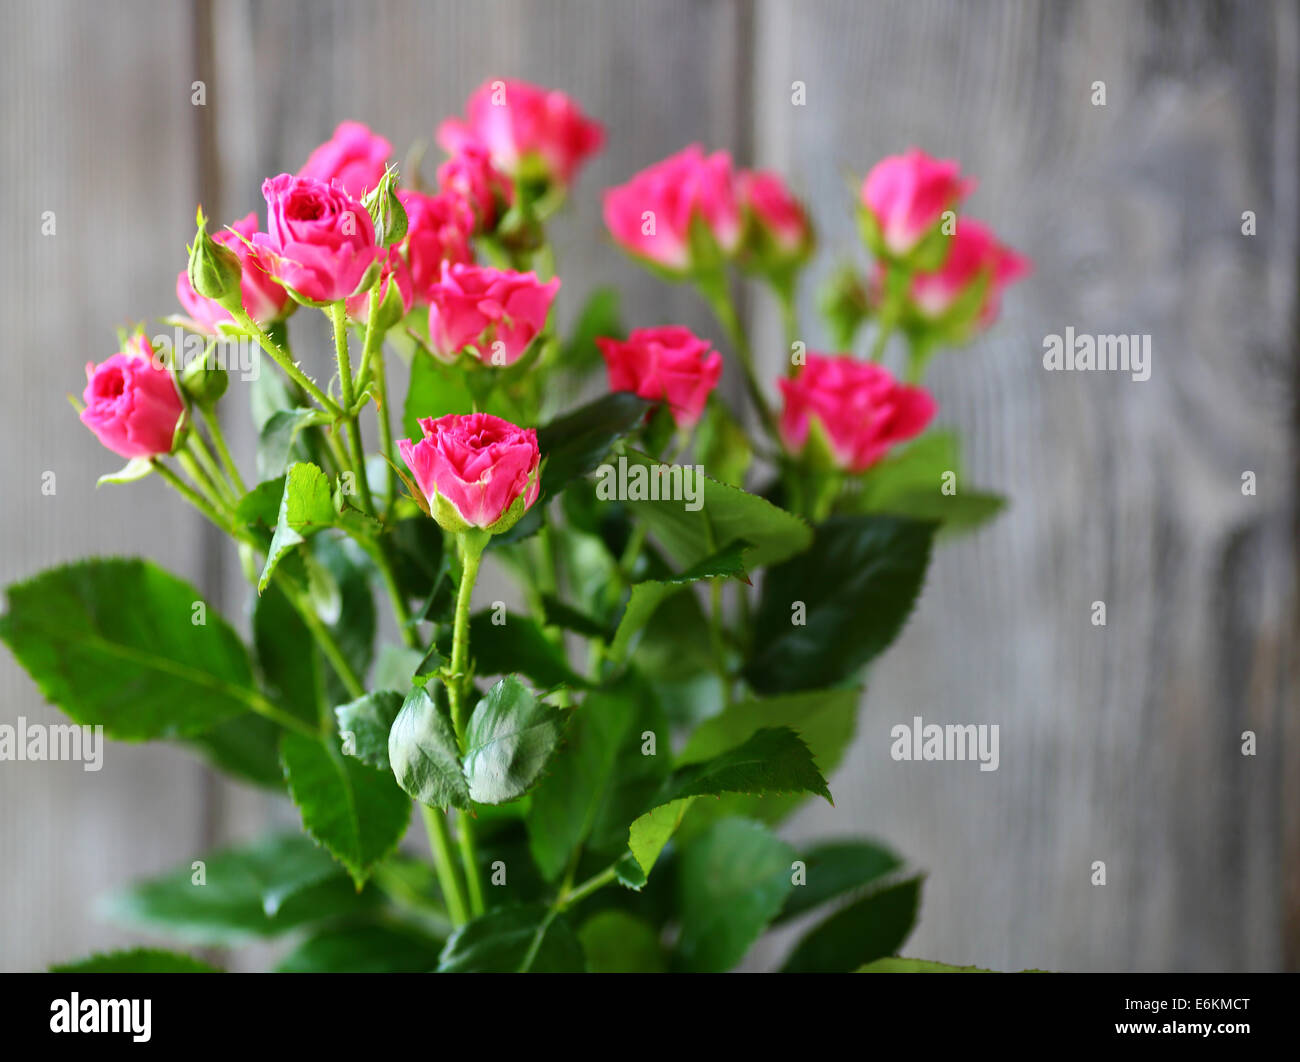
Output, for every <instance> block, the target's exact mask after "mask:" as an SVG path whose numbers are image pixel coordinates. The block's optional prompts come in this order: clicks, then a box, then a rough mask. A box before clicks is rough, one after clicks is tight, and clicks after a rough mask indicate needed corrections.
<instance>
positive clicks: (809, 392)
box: [777, 352, 938, 473]
mask: <svg viewBox="0 0 1300 1062" xmlns="http://www.w3.org/2000/svg"><path fill="white" fill-rule="evenodd" d="M777 386H779V387H780V388H781V393H782V394H783V395H784V397H785V407H784V408H783V409H782V411H781V420H780V430H781V441H782V442H783V443H784V444H785V446H786V448H787V449H788V450H789V451H790V452H791V453H793V454H796V455H803V454H808V447H809V443H810V441H811V439H810V437H811V436H813V434H814V427H815V429H816V435H817V440H818V442H819V444H820V445H822V446H824V447H825V449H826V450H827V451H829V457H830V460H831V463H832V464H834V465H835V467H837V468H841V469H844V470H846V471H848V472H855V473H856V472H862V471H865V470H866V469H867V468H869V467H870V466H871V465H873V464H875V463H876V462H877V461H879V460H880V459H881V458H882V457H883V456H884V455H885V454H886V453H887V452H888V450H889V449H890V447H892V446H894V445H895V444H897V443H900V442H903V441H905V440H907V439H911V438H913V437H914V436H916V435H919V434H920V433H921V432H922V431H924V430H925V427H926V425H927V424H929V423H930V421H931V420H932V419H933V418H934V414H935V412H936V410H937V408H938V407H937V406H936V405H935V402H934V399H933V398H931V397H930V395H929V392H927V391H925V390H924V389H923V388H920V387H910V386H908V385H906V384H900V383H899V382H898V381H897V380H895V379H894V377H893V375H892V374H891V373H890V372H889V370H888V369H886V368H885V367H884V366H883V365H879V364H877V363H876V362H870V361H858V360H857V359H856V358H854V357H852V356H850V355H840V356H827V355H824V354H814V353H812V352H809V353H808V355H807V362H806V363H805V365H804V366H803V368H802V369H801V370H800V372H799V375H798V376H796V377H794V378H793V379H782V380H778V381H777Z"/></svg>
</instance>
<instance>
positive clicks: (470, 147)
mask: <svg viewBox="0 0 1300 1062" xmlns="http://www.w3.org/2000/svg"><path fill="white" fill-rule="evenodd" d="M438 187H439V188H440V189H442V191H443V192H445V193H447V194H450V195H454V196H456V197H457V198H458V199H459V200H460V201H461V202H462V203H464V204H465V205H466V206H467V207H469V209H470V212H471V213H472V214H473V215H474V232H475V233H476V234H478V233H485V232H491V231H492V230H493V229H494V228H495V227H496V223H497V219H498V218H499V217H500V216H501V215H502V214H503V213H504V212H505V210H506V208H508V207H509V206H510V204H511V203H513V202H514V199H515V190H514V186H513V185H512V184H511V183H510V182H509V181H508V180H506V178H505V176H504V175H503V174H502V173H501V171H500V170H498V169H497V168H496V167H495V166H493V165H492V158H491V156H490V155H488V153H487V151H486V149H484V148H483V147H481V146H479V145H478V144H470V143H466V144H462V145H461V147H460V149H459V150H458V151H457V152H456V154H454V155H453V156H452V157H451V158H449V159H448V160H447V161H446V162H444V163H443V164H442V165H441V166H439V167H438Z"/></svg>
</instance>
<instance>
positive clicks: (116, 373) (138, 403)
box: [81, 336, 185, 460]
mask: <svg viewBox="0 0 1300 1062" xmlns="http://www.w3.org/2000/svg"><path fill="white" fill-rule="evenodd" d="M81 397H82V400H83V401H84V402H85V404H86V406H85V408H84V409H83V410H82V411H81V421H82V423H83V424H85V425H86V427H88V428H89V429H90V430H91V431H93V432H94V433H95V435H96V436H98V438H99V441H100V442H102V443H103V444H104V445H105V446H107V447H108V448H109V449H110V450H112V451H113V452H114V453H115V454H119V455H120V456H122V457H125V458H127V459H128V460H131V459H133V458H137V457H157V456H158V455H159V454H166V453H170V452H171V448H172V441H173V439H174V438H175V435H176V429H177V427H178V426H179V424H180V421H181V417H183V416H184V414H185V404H184V402H182V401H181V396H180V394H179V393H178V392H177V390H176V384H175V382H174V380H173V377H172V374H171V371H170V370H169V369H166V368H164V367H163V366H162V365H160V364H159V363H158V361H157V359H156V358H155V357H154V352H153V348H152V347H151V346H150V345H149V341H148V340H147V339H145V337H144V336H135V337H134V338H133V339H131V341H130V342H129V343H127V346H126V349H125V350H123V351H122V352H120V353H118V354H114V355H113V356H112V357H111V358H109V359H108V360H107V361H103V362H100V363H99V364H98V365H95V364H93V363H91V364H89V365H87V366H86V389H85V391H84V392H83V393H82V396H81Z"/></svg>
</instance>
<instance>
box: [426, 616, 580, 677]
mask: <svg viewBox="0 0 1300 1062" xmlns="http://www.w3.org/2000/svg"><path fill="white" fill-rule="evenodd" d="M494 618H500V619H502V620H504V622H502V623H494V622H492V621H493V619H494ZM469 644H470V652H471V653H472V655H473V657H474V670H475V673H476V674H479V675H509V674H512V673H517V674H520V675H526V676H527V677H528V678H530V679H532V680H533V682H535V683H536V684H537V685H538V686H539V687H541V688H543V689H549V688H550V687H552V686H574V687H578V688H582V687H584V686H586V685H587V684H588V683H587V680H586V679H584V678H583V677H582V676H581V675H579V674H577V673H576V672H575V671H574V670H573V669H572V668H571V667H569V662H568V659H567V658H566V657H565V655H564V649H563V646H562V645H557V644H555V643H554V642H552V641H551V640H550V639H548V638H547V637H546V635H545V634H544V633H543V632H542V628H541V627H539V626H538V625H537V621H536V620H534V619H531V618H530V617H528V616H521V615H519V614H518V613H515V612H506V613H504V614H500V613H497V611H496V610H495V609H488V610H485V611H483V612H476V613H475V614H474V615H472V616H470V618H469ZM443 649H444V650H445V651H446V652H447V653H450V651H451V647H450V646H449V645H443Z"/></svg>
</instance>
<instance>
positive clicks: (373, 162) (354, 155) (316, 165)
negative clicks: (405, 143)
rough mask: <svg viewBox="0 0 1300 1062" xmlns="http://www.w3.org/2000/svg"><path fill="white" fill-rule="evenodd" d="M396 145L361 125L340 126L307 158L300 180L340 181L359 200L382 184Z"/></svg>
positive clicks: (341, 124)
mask: <svg viewBox="0 0 1300 1062" xmlns="http://www.w3.org/2000/svg"><path fill="white" fill-rule="evenodd" d="M392 154H393V145H392V144H390V143H389V142H388V141H387V140H385V139H384V138H383V137H382V136H377V135H376V134H374V133H372V132H371V131H370V130H369V129H368V128H367V127H366V126H364V125H362V124H361V123H360V122H340V123H339V127H338V128H337V129H335V130H334V135H333V136H332V137H330V138H329V139H328V140H327V141H325V143H323V144H321V146H320V147H318V148H316V150H315V151H313V152H312V153H311V155H309V156H308V158H307V161H306V162H305V163H304V164H303V167H302V169H300V170H299V171H298V176H299V177H310V178H311V179H312V180H314V181H320V182H321V183H322V184H329V183H330V182H331V181H338V182H339V184H340V185H342V186H343V190H344V191H345V192H347V194H348V195H350V196H351V197H352V198H353V199H360V198H361V197H362V196H363V195H365V193H366V192H369V191H371V190H372V189H373V188H375V187H376V186H377V185H378V184H379V179H380V178H381V177H383V175H384V170H385V168H386V167H387V166H388V160H389V158H390V157H391V156H392Z"/></svg>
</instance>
